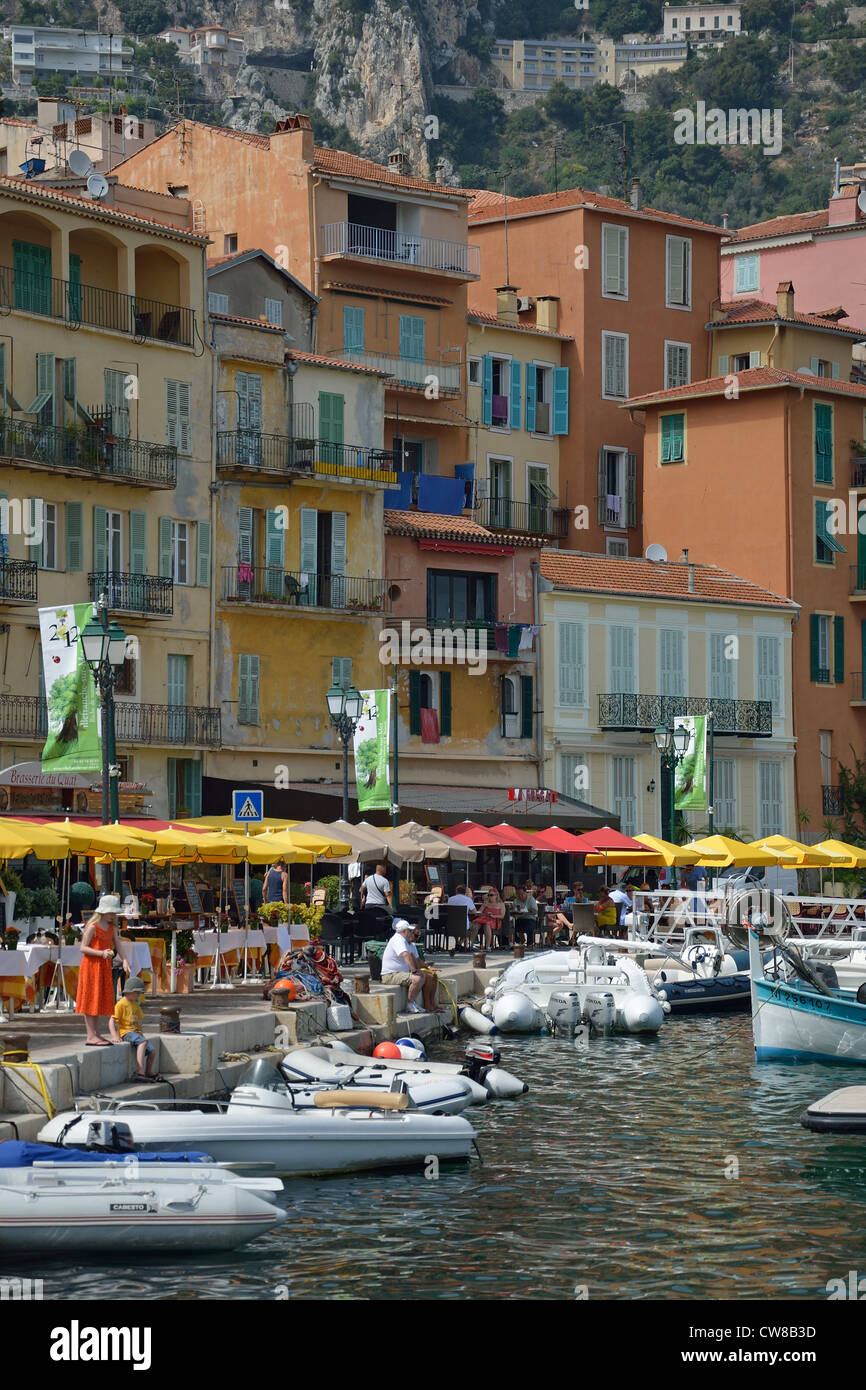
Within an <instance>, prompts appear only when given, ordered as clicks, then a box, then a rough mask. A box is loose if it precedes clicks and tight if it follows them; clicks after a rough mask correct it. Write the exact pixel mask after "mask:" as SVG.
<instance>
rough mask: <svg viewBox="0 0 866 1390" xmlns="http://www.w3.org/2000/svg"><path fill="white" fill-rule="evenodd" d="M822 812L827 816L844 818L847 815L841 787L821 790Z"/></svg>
mask: <svg viewBox="0 0 866 1390" xmlns="http://www.w3.org/2000/svg"><path fill="white" fill-rule="evenodd" d="M821 811H822V814H823V815H825V816H842V815H844V814H845V803H844V802H843V800H842V788H841V787H822V788H821Z"/></svg>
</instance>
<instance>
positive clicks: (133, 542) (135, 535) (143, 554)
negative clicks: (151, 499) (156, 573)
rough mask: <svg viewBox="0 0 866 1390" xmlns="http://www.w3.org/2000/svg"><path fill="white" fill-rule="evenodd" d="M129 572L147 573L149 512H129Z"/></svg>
mask: <svg viewBox="0 0 866 1390" xmlns="http://www.w3.org/2000/svg"><path fill="white" fill-rule="evenodd" d="M129 572H130V574H146V573H147V513H146V512H130V513H129Z"/></svg>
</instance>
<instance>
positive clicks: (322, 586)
mask: <svg viewBox="0 0 866 1390" xmlns="http://www.w3.org/2000/svg"><path fill="white" fill-rule="evenodd" d="M385 588H386V581H385V580H384V579H370V578H365V577H363V576H355V575H350V574H306V573H304V572H303V571H302V570H284V569H280V568H279V567H277V566H273V565H267V566H262V567H256V568H253V566H252V565H245V564H243V563H241V564H238V565H224V566H223V602H225V603H269V604H274V603H277V604H280V605H282V606H287V607H292V608H331V609H339V610H340V611H341V612H344V613H351V612H354V613H379V612H381V609H382V605H383V603H384V601H385Z"/></svg>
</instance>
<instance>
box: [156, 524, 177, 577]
mask: <svg viewBox="0 0 866 1390" xmlns="http://www.w3.org/2000/svg"><path fill="white" fill-rule="evenodd" d="M171 533H172V524H171V517H170V516H161V517H160V518H159V576H160V578H161V579H173V578H174V554H173V547H172V544H171Z"/></svg>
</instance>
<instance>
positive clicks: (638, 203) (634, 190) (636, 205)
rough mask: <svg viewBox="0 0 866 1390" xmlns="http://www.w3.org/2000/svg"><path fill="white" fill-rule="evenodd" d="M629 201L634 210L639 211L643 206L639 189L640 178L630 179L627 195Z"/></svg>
mask: <svg viewBox="0 0 866 1390" xmlns="http://www.w3.org/2000/svg"><path fill="white" fill-rule="evenodd" d="M629 203H630V204H631V206H632V208H633V209H634V211H635V212H640V210H641V208H642V207H643V198H642V197H641V191H640V179H632V181H631V195H630V197H629Z"/></svg>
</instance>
